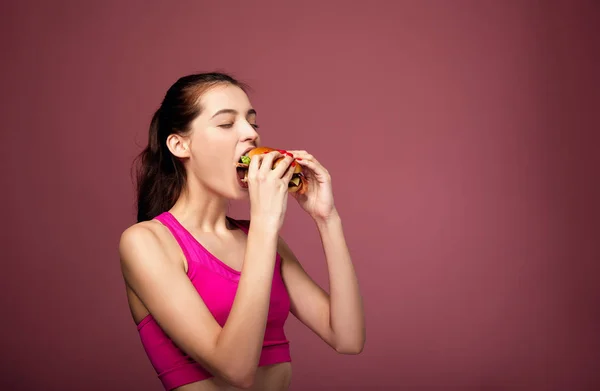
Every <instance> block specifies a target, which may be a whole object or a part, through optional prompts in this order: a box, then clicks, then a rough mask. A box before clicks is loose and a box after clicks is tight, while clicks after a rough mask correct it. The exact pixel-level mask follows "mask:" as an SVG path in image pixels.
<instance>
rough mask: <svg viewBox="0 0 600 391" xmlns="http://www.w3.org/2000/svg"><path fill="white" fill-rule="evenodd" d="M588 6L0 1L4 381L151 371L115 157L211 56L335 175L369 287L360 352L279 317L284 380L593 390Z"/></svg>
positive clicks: (593, 191) (272, 140)
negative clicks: (123, 267) (284, 343)
mask: <svg viewBox="0 0 600 391" xmlns="http://www.w3.org/2000/svg"><path fill="white" fill-rule="evenodd" d="M597 4H598V3H597V2H593V1H573V2H568V1H562V2H559V1H516V0H514V1H442V0H440V1H422V2H418V1H403V2H394V1H387V2H385V1H379V2H378V1H368V2H364V1H357V2H356V3H354V4H352V2H349V1H321V2H306V1H303V2H291V1H290V2H281V1H280V2H275V1H270V2H257V1H255V2H248V1H246V2H216V1H215V2H200V1H187V2H166V1H165V2H158V1H154V2H145V1H127V2H120V1H114V0H111V1H101V2H100V1H99V2H91V1H83V2H82V1H79V2H77V1H71V2H65V1H59V2H50V1H41V0H40V1H25V2H23V1H21V2H17V1H12V2H3V3H2V6H1V9H0V15H1V16H0V19H1V20H0V22H1V23H0V25H1V26H2V34H1V38H0V40H1V41H0V42H1V45H2V46H1V47H2V62H1V64H2V65H1V67H2V69H1V70H2V72H1V77H2V106H1V108H0V110H1V113H0V114H1V115H2V126H3V129H2V140H1V141H2V143H1V144H0V145H1V148H2V153H1V154H0V156H1V159H2V163H3V167H5V170H3V173H2V191H1V192H0V201H1V202H2V204H3V205H4V210H3V214H2V230H3V231H2V259H3V262H2V271H1V272H0V280H1V285H0V286H1V287H0V290H1V292H0V311H1V312H0V314H1V315H0V318H1V323H0V324H1V327H2V331H1V333H0V343H1V345H0V347H1V350H0V360H1V362H0V368H1V371H2V374H1V376H0V389H2V390H5V389H10V390H32V389H40V390H42V389H43V390H88V391H95V390H156V391H158V390H160V389H161V388H160V384H159V382H158V380H157V378H156V376H155V374H154V372H153V370H152V368H151V366H150V363H149V362H148V360H147V359H146V357H145V355H144V352H143V349H142V346H141V344H140V343H139V340H138V337H137V334H136V330H135V327H134V324H133V322H132V320H131V319H130V316H129V313H128V309H127V305H126V300H125V291H124V287H123V282H122V280H121V276H120V271H119V264H118V259H117V242H118V239H119V235H120V233H121V232H122V230H123V229H125V228H126V227H127V226H128V225H130V224H132V223H133V219H134V214H133V212H134V211H133V191H132V184H131V180H130V176H129V169H130V165H131V161H132V159H133V157H134V155H135V154H137V153H138V152H139V150H140V148H141V145H142V144H143V143H144V142H145V141H146V132H147V127H148V123H149V121H150V117H151V113H152V111H153V110H154V109H155V108H156V107H157V106H158V104H159V103H160V100H161V99H162V97H163V95H164V93H165V92H166V89H167V88H168V87H169V85H170V84H171V83H172V82H174V81H175V80H176V79H177V78H178V77H179V76H182V75H184V74H187V73H192V72H196V71H211V70H215V69H217V70H224V71H227V72H231V73H233V74H234V75H235V76H237V77H239V78H241V79H242V80H244V81H246V82H247V83H249V84H250V85H251V86H252V87H253V89H254V92H253V93H252V95H251V98H252V100H253V103H254V105H255V107H256V109H257V110H258V112H259V115H258V118H259V124H260V125H261V131H262V134H263V139H264V142H265V143H266V144H267V145H271V146H274V147H279V148H289V149H307V150H309V151H310V152H312V153H313V154H314V155H315V156H317V158H319V159H320V160H321V161H322V162H323V163H324V165H325V166H326V167H327V168H328V169H329V170H330V172H331V173H332V176H333V180H334V189H335V194H336V198H337V205H338V208H339V209H340V211H341V214H342V216H343V219H344V224H345V229H346V233H347V239H348V241H349V244H350V247H351V249H352V252H353V256H354V261H355V263H356V267H357V270H358V273H359V277H360V280H361V284H362V290H363V294H364V300H365V304H366V313H367V326H368V340H367V345H366V348H365V350H364V352H363V354H362V355H360V356H339V355H336V354H335V353H334V352H333V351H332V350H331V349H329V348H328V347H326V346H325V345H324V344H323V343H322V342H321V341H320V340H319V339H318V338H317V337H316V336H314V335H312V334H311V333H310V332H309V331H308V330H307V329H305V328H304V327H302V326H301V325H300V324H299V323H298V322H297V321H296V320H295V319H292V320H290V322H289V324H288V327H287V333H288V336H289V338H290V339H291V341H292V354H293V359H294V376H293V386H292V390H296V391H299V390H333V389H340V390H342V389H343V390H350V389H355V390H383V389H386V390H387V389H389V390H396V389H398V390H400V389H402V390H444V391H446V390H527V391H536V390H592V389H596V390H597V389H600V361H599V360H600V338H599V336H598V329H599V326H600V309H599V308H600V306H599V305H600V277H599V276H600V268H599V267H598V265H597V263H598V260H599V258H600V256H599V255H600V254H599V251H598V245H597V243H596V242H595V241H596V240H597V239H598V236H599V235H598V228H597V227H598V221H599V217H600V216H599V213H598V212H599V208H598V206H597V200H598V199H600V191H599V187H598V168H599V166H600V165H599V164H598V163H599V161H598V160H599V159H598V154H597V145H596V144H595V143H594V141H595V140H597V139H598V137H597V136H595V134H593V133H596V132H598V130H599V126H598V125H599V121H598V115H597V113H594V112H593V111H594V110H598V102H599V98H600V96H599V95H600V94H599V91H600V83H599V79H600V78H599V77H598V69H600V64H599V58H598V53H600V40H599V37H600V34H599V31H598V30H599V28H598V18H597V17H598V11H599V8H598V6H597ZM291 201H292V206H291V207H290V211H289V214H288V216H287V220H286V224H285V227H284V235H285V237H286V238H287V240H288V242H289V243H290V244H291V246H292V248H293V249H294V250H295V252H296V253H297V255H298V257H299V258H300V259H301V261H302V262H303V264H304V265H305V267H306V269H307V270H308V271H309V273H310V274H311V275H313V276H314V278H315V279H316V280H317V281H319V282H320V283H323V284H325V283H326V266H325V261H324V259H323V256H322V255H321V247H320V242H319V238H318V236H317V233H316V231H315V229H314V227H313V224H312V222H311V221H310V219H309V218H308V216H306V215H304V214H303V213H302V212H301V211H300V209H299V208H298V207H297V205H295V204H294V202H293V200H291ZM232 215H234V216H237V217H246V216H247V215H246V205H245V204H244V203H240V204H234V205H233V206H232Z"/></svg>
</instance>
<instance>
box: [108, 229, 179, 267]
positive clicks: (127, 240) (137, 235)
mask: <svg viewBox="0 0 600 391" xmlns="http://www.w3.org/2000/svg"><path fill="white" fill-rule="evenodd" d="M171 241H172V239H171V238H170V237H169V231H168V229H167V228H166V227H165V226H164V225H162V224H161V223H160V222H158V221H155V220H151V221H143V222H140V223H137V224H134V225H132V226H130V227H128V228H127V229H125V230H124V231H123V232H122V233H121V237H120V240H119V256H120V259H121V264H122V265H123V266H126V265H131V264H132V263H137V262H151V261H152V260H153V259H165V257H156V256H154V257H148V256H144V255H148V254H154V255H162V256H164V255H167V253H168V249H169V248H170V247H171V245H172V243H171Z"/></svg>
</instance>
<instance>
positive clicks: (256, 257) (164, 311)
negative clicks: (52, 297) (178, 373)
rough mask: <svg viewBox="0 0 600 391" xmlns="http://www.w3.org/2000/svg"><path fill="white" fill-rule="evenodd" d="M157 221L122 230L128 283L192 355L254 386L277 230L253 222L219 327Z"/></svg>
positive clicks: (225, 375) (219, 374)
mask: <svg viewBox="0 0 600 391" xmlns="http://www.w3.org/2000/svg"><path fill="white" fill-rule="evenodd" d="M158 224H160V223H155V222H146V223H140V224H137V225H135V226H133V227H131V228H129V229H127V230H126V231H125V232H124V233H123V234H122V236H121V240H120V244H119V253H120V257H121V268H122V272H123V276H124V278H125V281H126V283H127V285H128V286H129V287H130V288H131V289H132V290H133V291H134V292H135V293H136V295H137V296H138V297H139V298H140V299H141V301H142V302H143V303H144V305H145V306H146V308H147V309H148V310H149V311H150V313H151V314H152V316H153V317H154V318H155V319H156V321H157V323H158V324H159V325H160V327H161V328H162V329H163V330H164V331H165V333H166V334H167V335H168V336H169V337H170V338H171V339H172V340H173V341H174V342H175V344H177V345H178V346H179V347H181V349H182V350H184V351H185V352H186V353H187V354H188V355H189V356H190V357H192V358H193V359H194V360H196V361H197V362H199V363H201V364H202V365H203V366H204V367H205V368H206V369H207V370H209V371H210V372H211V373H212V374H213V375H215V376H217V377H220V378H222V379H224V380H225V381H226V382H228V383H230V384H232V385H233V386H236V387H240V388H247V387H250V386H251V385H252V383H253V381H254V376H255V372H256V368H257V366H258V361H259V358H260V353H261V349H262V341H263V336H264V332H265V326H266V321H267V313H268V309H269V299H270V295H271V282H272V279H273V270H274V266H275V251H276V246H277V237H278V233H277V231H276V230H275V229H270V228H264V227H265V226H264V225H260V224H254V225H253V226H252V227H251V228H250V230H249V232H248V242H247V248H246V254H245V257H244V264H243V269H242V273H241V277H240V281H239V286H238V290H237V293H236V296H235V299H234V301H233V306H232V308H231V312H230V315H229V317H228V319H227V322H226V323H225V325H224V327H223V328H221V327H220V325H219V324H218V323H217V321H216V320H215V319H214V317H213V316H212V314H211V313H210V311H209V310H208V308H207V307H206V305H205V303H204V302H203V301H202V299H201V298H200V295H198V292H197V291H196V289H195V288H194V286H193V285H192V283H191V281H190V279H189V278H188V277H187V275H186V273H185V271H184V268H183V265H182V263H181V262H180V261H178V260H177V259H175V260H174V259H172V257H169V256H168V254H166V252H165V250H164V247H163V246H162V243H164V242H163V240H164V238H165V237H166V233H165V231H166V228H164V227H162V226H159V225H158Z"/></svg>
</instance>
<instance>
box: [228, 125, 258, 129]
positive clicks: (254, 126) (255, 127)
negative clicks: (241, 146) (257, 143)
mask: <svg viewBox="0 0 600 391" xmlns="http://www.w3.org/2000/svg"><path fill="white" fill-rule="evenodd" d="M250 126H252V127H253V128H254V129H258V128H260V126H258V125H257V124H250ZM232 127H233V124H222V125H219V128H223V129H231V128H232Z"/></svg>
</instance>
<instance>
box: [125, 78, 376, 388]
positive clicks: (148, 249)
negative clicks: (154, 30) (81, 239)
mask: <svg viewBox="0 0 600 391" xmlns="http://www.w3.org/2000/svg"><path fill="white" fill-rule="evenodd" d="M200 104H201V107H202V108H203V110H202V112H201V114H200V115H199V116H198V117H197V118H196V119H195V120H194V121H193V123H192V125H191V130H190V132H189V133H187V134H186V135H184V136H180V135H171V136H170V137H169V139H168V140H167V145H168V147H169V149H170V151H171V152H172V153H173V154H174V155H175V156H177V157H179V158H180V159H181V160H182V161H183V162H184V165H185V167H186V171H187V184H186V188H185V189H184V191H183V192H182V195H181V196H180V198H179V199H178V200H177V201H176V203H175V205H174V206H173V208H172V209H171V210H170V212H171V213H172V214H173V215H174V216H175V217H176V218H177V219H178V220H179V221H180V222H181V223H182V225H183V226H184V227H185V228H186V229H187V230H189V231H190V232H191V233H192V235H194V236H195V237H196V238H197V239H198V240H199V241H200V242H201V243H202V244H203V245H204V247H206V248H207V249H208V250H209V251H210V252H212V253H213V254H214V255H215V256H217V258H219V259H220V260H222V261H223V262H224V263H226V264H227V265H229V266H230V267H232V268H234V269H236V270H240V271H241V277H240V282H239V285H238V292H237V295H236V298H235V300H234V303H233V306H232V309H231V312H230V315H229V318H228V320H227V322H226V324H225V325H224V327H222V328H221V327H220V326H219V325H218V324H217V323H216V321H215V319H214V318H213V317H212V315H211V314H210V312H209V311H208V309H207V308H206V306H205V304H204V302H203V301H202V299H201V297H200V296H199V295H198V293H197V292H196V290H195V289H194V287H193V285H192V284H191V282H190V281H189V279H188V278H187V276H186V274H185V273H186V271H187V262H186V259H185V257H184V255H183V253H182V251H181V248H180V247H179V245H178V244H177V242H176V241H175V239H174V238H173V236H172V235H171V234H170V232H169V231H168V229H167V228H166V227H165V226H163V225H162V224H161V223H160V222H158V221H156V220H152V221H147V222H141V223H138V224H135V225H133V226H131V227H129V228H128V229H127V230H125V231H124V232H123V234H122V236H121V240H120V244H119V252H120V259H121V268H122V272H123V277H124V280H125V283H126V289H127V297H128V301H129V306H130V309H131V314H132V317H133V319H134V321H135V322H136V323H138V322H140V321H141V320H142V319H143V318H144V317H145V316H146V315H147V314H148V313H152V315H153V316H154V318H155V319H156V320H157V322H158V323H159V324H160V325H161V327H162V328H163V330H165V332H166V333H167V335H169V336H170V337H171V338H172V339H173V340H174V341H175V343H177V344H178V345H179V346H180V347H181V348H182V349H183V350H184V351H185V352H186V353H187V354H189V355H190V356H191V357H192V358H194V359H195V360H197V361H198V362H200V363H201V364H202V365H203V366H204V367H205V368H206V369H207V370H209V371H210V372H211V373H213V374H214V375H215V377H214V378H211V379H207V380H203V381H199V382H195V383H191V384H187V385H184V386H182V387H179V388H178V389H177V390H178V391H208V390H219V391H223V390H237V389H252V390H267V391H269V390H273V391H283V390H287V389H288V387H289V384H290V379H291V365H290V363H281V364H275V365H271V366H266V367H257V363H258V359H259V356H260V351H261V347H262V336H263V335H264V330H265V325H266V317H267V312H268V304H269V295H270V288H271V287H270V282H271V280H272V277H273V269H274V262H275V255H276V252H278V253H279V254H280V255H281V257H282V276H283V279H284V282H285V285H286V287H287V290H288V293H289V295H290V299H291V313H292V315H294V316H295V317H297V318H298V319H299V320H300V321H301V322H302V323H303V324H305V325H306V326H307V327H308V328H309V329H310V330H312V331H313V332H314V333H315V334H316V335H318V336H319V337H320V338H321V339H322V340H323V341H324V342H325V343H327V344H328V345H329V346H331V347H332V348H333V349H335V350H336V351H337V352H339V353H341V354H358V353H360V352H361V351H362V349H363V346H364V343H365V322H364V312H363V306H362V301H361V296H360V291H359V286H358V281H357V277H356V273H355V271H354V267H353V264H352V261H351V257H350V254H349V251H348V247H347V245H346V242H345V238H344V232H343V227H342V220H341V218H340V215H339V214H338V212H337V210H336V208H335V205H334V199H333V192H332V187H331V176H330V175H329V173H328V171H327V170H326V169H325V168H324V167H323V166H322V165H321V164H320V163H319V162H318V160H317V159H316V158H315V157H314V156H312V155H310V154H309V153H307V152H306V151H289V152H291V153H292V154H293V155H294V157H295V158H299V159H298V160H297V164H301V165H302V166H303V170H304V173H305V175H306V176H307V178H308V180H309V182H310V185H309V190H308V192H307V193H306V194H303V195H298V194H292V197H293V198H294V199H295V200H296V201H297V202H298V204H299V205H300V206H301V207H302V209H303V210H304V211H306V213H308V214H309V215H310V216H311V217H312V219H313V221H314V222H315V225H316V228H317V230H318V232H319V234H320V236H321V240H322V244H323V250H324V254H325V258H326V261H327V267H328V272H329V282H330V293H329V294H328V293H327V292H325V291H324V290H323V289H322V288H321V287H319V286H318V285H317V284H316V283H315V282H314V281H313V280H312V279H311V277H310V276H309V275H307V274H306V272H305V271H304V269H303V268H302V265H301V264H300V262H299V261H298V259H297V257H296V256H295V255H294V253H293V252H292V250H291V249H290V248H289V246H288V245H287V244H286V242H285V241H284V240H283V238H282V237H281V236H280V235H279V231H280V229H281V225H282V223H283V219H284V215H285V210H286V205H287V199H288V198H289V196H288V193H287V190H286V187H287V182H288V181H289V177H290V176H291V172H292V170H291V169H290V167H291V164H293V163H292V159H291V158H289V157H288V158H287V159H286V160H285V161H284V163H282V164H279V165H278V167H277V168H276V169H275V170H271V166H272V161H273V159H275V158H277V157H279V156H281V155H280V154H279V152H274V153H271V154H267V155H264V156H263V157H261V158H260V159H253V160H252V164H251V167H250V169H249V184H248V186H249V188H248V189H243V188H242V187H241V186H240V185H239V183H238V179H237V174H236V171H235V167H234V165H235V162H237V161H238V159H239V157H240V156H241V155H242V154H243V152H244V151H245V150H247V149H248V148H249V147H254V146H258V145H259V144H260V137H259V135H258V133H257V129H256V128H257V127H256V114H255V113H254V112H253V110H252V106H251V104H250V101H249V100H248V97H247V95H246V94H245V93H244V92H243V91H242V90H241V89H240V88H238V87H235V86H231V85H222V86H217V87H214V88H212V89H210V90H209V91H207V92H206V93H205V94H204V95H203V96H202V98H201V100H200ZM224 109H225V110H228V111H225V112H222V113H221V114H217V113H219V112H221V111H222V110H224ZM253 165H254V166H253ZM205 173H210V175H206V174H205ZM244 198H250V207H251V213H250V215H251V221H252V224H251V226H250V231H249V232H248V235H246V234H245V233H243V232H242V231H240V230H239V229H237V228H235V227H232V226H230V224H229V223H228V221H227V219H226V213H227V208H228V203H229V200H239V199H244Z"/></svg>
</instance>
